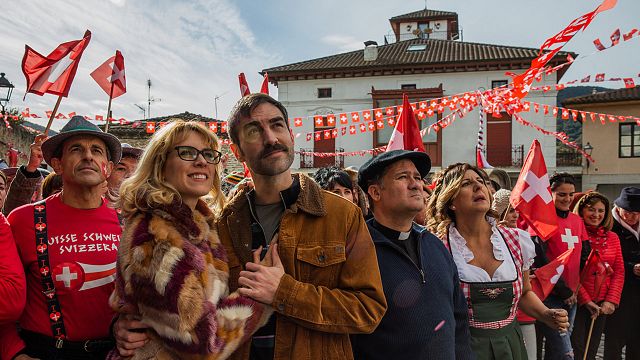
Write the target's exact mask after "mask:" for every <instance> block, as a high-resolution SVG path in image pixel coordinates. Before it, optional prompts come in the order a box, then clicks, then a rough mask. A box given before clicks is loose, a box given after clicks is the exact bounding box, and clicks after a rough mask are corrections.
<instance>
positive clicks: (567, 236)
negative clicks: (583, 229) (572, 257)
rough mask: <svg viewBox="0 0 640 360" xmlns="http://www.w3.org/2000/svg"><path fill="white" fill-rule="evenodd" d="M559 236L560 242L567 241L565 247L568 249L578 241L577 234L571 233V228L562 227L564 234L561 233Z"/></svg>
mask: <svg viewBox="0 0 640 360" xmlns="http://www.w3.org/2000/svg"><path fill="white" fill-rule="evenodd" d="M561 237H562V242H564V243H567V248H569V249H573V248H574V247H575V246H576V244H577V243H578V241H580V239H578V237H577V236H575V235H571V229H564V235H561Z"/></svg>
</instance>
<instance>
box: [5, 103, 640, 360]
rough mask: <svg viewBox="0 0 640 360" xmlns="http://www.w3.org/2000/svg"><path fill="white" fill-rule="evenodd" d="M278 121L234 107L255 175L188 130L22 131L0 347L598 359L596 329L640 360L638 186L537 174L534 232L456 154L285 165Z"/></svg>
mask: <svg viewBox="0 0 640 360" xmlns="http://www.w3.org/2000/svg"><path fill="white" fill-rule="evenodd" d="M287 119H288V114H287V110H286V108H285V107H283V106H282V104H281V103H279V102H278V101H277V100H275V99H273V98H271V97H270V96H268V95H265V94H251V95H248V96H245V97H243V98H242V99H241V100H239V101H238V103H237V104H236V106H235V107H234V109H233V110H232V112H231V114H230V116H229V120H228V132H229V135H230V138H231V146H230V148H231V151H232V152H233V154H234V156H235V157H236V158H237V159H238V160H239V161H241V162H244V163H245V164H246V167H247V168H248V172H249V173H250V177H246V178H245V179H243V180H240V179H241V178H242V177H239V178H237V179H234V186H226V187H225V186H223V185H224V184H225V180H224V178H225V177H224V176H223V171H222V170H223V169H222V167H223V163H224V161H222V160H223V154H222V152H221V149H220V144H219V142H218V139H217V137H216V135H215V134H213V133H212V132H211V131H209V130H208V129H207V128H205V127H203V126H202V125H201V124H199V123H195V122H185V121H181V120H174V121H171V122H169V123H168V124H167V125H166V126H164V127H163V128H162V129H160V130H159V131H157V132H156V133H155V134H154V135H153V136H152V137H151V139H150V141H149V143H148V144H147V146H146V148H145V149H144V150H143V149H138V148H135V147H131V146H130V145H128V144H121V143H120V141H119V140H118V139H117V138H116V137H115V136H113V135H112V134H108V133H105V132H103V131H101V130H100V129H99V128H98V127H97V126H95V125H94V124H92V123H90V122H88V121H86V120H85V119H84V118H83V117H80V116H77V117H73V118H72V119H71V120H70V121H69V122H68V123H67V124H66V125H65V127H63V128H62V129H61V131H60V132H59V133H58V134H56V135H54V136H51V137H46V136H38V137H36V139H35V141H34V143H33V144H32V145H31V149H30V156H29V161H28V163H27V164H26V165H23V166H21V167H20V168H18V169H14V171H13V173H9V175H10V176H7V174H6V173H5V172H0V208H3V215H0V247H1V248H2V251H0V257H1V259H0V302H1V303H2V305H3V306H2V307H0V359H1V360H5V359H6V360H9V359H16V360H20V359H21V360H25V359H26V360H28V359H72V360H73V359H227V358H230V359H251V360H254V359H255V360H261V359H523V360H524V359H536V358H540V356H541V354H542V353H544V358H545V359H574V358H575V359H582V358H583V356H584V355H585V353H586V357H587V358H589V359H594V358H595V353H596V351H597V348H598V346H599V343H600V338H601V335H602V334H605V343H604V347H605V359H620V357H621V353H622V351H623V349H624V348H625V347H626V358H627V359H640V348H639V347H640V343H639V342H638V341H637V340H638V334H640V308H639V307H638V306H637V304H640V242H639V241H640V235H639V234H640V188H638V187H627V188H624V189H623V190H622V192H621V194H620V196H619V197H617V198H616V199H615V200H614V201H613V202H612V201H610V200H609V199H607V197H606V196H604V195H602V194H600V193H598V192H595V191H591V192H586V193H577V192H576V186H575V185H576V184H575V180H574V179H573V177H572V176H571V175H569V174H566V173H559V174H555V175H553V176H551V177H550V179H549V181H550V186H551V194H552V201H553V203H554V204H555V208H556V216H557V222H558V230H557V231H556V232H555V233H554V234H553V235H552V236H551V237H549V238H547V239H543V238H540V237H539V236H538V235H537V234H536V233H535V232H534V231H533V230H532V229H530V228H529V227H528V226H527V225H526V223H525V222H523V221H522V217H521V216H519V214H518V212H517V211H516V209H514V208H513V207H512V206H511V205H510V203H509V197H510V189H509V187H510V185H508V184H504V183H503V184H500V182H498V181H496V180H495V179H491V178H490V176H489V175H488V174H487V173H486V172H485V171H484V170H482V169H479V168H477V167H475V166H473V165H471V164H466V163H457V164H452V165H450V166H447V167H444V168H443V169H442V170H441V171H439V172H436V173H432V171H431V160H430V158H429V156H428V154H426V153H423V152H416V151H406V150H394V151H389V152H385V153H382V154H380V155H378V156H375V157H373V158H371V159H370V160H368V161H367V162H366V163H364V164H363V165H362V166H361V167H360V168H359V169H355V168H347V169H340V168H337V167H327V168H322V169H319V170H317V171H316V172H315V173H314V174H313V177H309V176H307V175H305V174H302V173H293V172H292V169H291V165H292V163H293V159H294V154H295V153H294V136H293V134H292V132H291V129H290V128H289V124H288V122H287ZM43 161H44V162H45V163H46V164H47V165H48V166H49V167H51V168H52V169H53V170H54V171H53V172H52V173H48V172H46V171H44V170H41V169H40V165H41V163H42V162H43ZM227 178H228V177H227ZM227 185H228V184H227ZM223 188H225V190H224V191H223ZM5 216H6V217H5ZM570 249H573V252H571V257H570V258H569V260H568V261H567V262H566V263H565V265H564V270H563V271H561V272H559V273H558V275H559V276H555V277H554V279H553V282H554V286H553V290H552V291H551V293H550V294H549V295H548V296H546V297H545V296H543V295H541V294H537V293H536V292H534V290H533V289H532V285H531V279H533V278H535V276H536V275H535V274H536V270H537V269H540V268H542V267H544V266H545V265H546V264H549V263H550V262H552V261H553V260H554V259H556V258H558V257H559V256H561V255H563V254H566V253H567V251H568V250H570ZM560 275H561V276H560ZM587 343H588V344H589V345H588V346H587ZM543 344H544V345H543ZM543 347H544V351H542V350H543V349H542V348H543Z"/></svg>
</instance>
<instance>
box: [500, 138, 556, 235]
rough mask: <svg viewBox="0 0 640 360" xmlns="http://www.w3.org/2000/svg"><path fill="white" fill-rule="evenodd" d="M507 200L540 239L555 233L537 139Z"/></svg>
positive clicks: (552, 204)
mask: <svg viewBox="0 0 640 360" xmlns="http://www.w3.org/2000/svg"><path fill="white" fill-rule="evenodd" d="M509 201H510V203H511V206H513V208H514V209H516V210H518V212H519V213H520V216H522V218H524V220H525V221H526V223H527V224H528V225H529V226H530V227H531V228H532V229H533V230H534V231H535V233H536V234H537V235H538V236H540V237H541V238H542V239H544V240H547V239H549V237H550V236H551V235H553V234H554V233H555V232H556V231H557V230H558V221H557V217H556V207H555V205H554V203H553V199H552V197H551V189H550V186H549V175H548V173H547V165H546V164H545V162H544V157H543V156H542V150H541V148H540V143H539V142H538V140H533V143H532V144H531V148H530V149H529V153H527V158H526V159H525V161H524V165H523V167H522V171H520V176H519V177H518V181H517V182H516V185H515V186H514V188H513V191H512V192H511V197H510V199H509Z"/></svg>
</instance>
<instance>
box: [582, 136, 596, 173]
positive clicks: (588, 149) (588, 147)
mask: <svg viewBox="0 0 640 360" xmlns="http://www.w3.org/2000/svg"><path fill="white" fill-rule="evenodd" d="M582 150H584V152H585V153H587V155H589V156H591V153H592V152H593V145H591V143H589V142H588V141H587V143H586V144H585V145H584V146H583V147H582ZM586 161H587V172H589V159H586Z"/></svg>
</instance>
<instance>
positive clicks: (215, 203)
mask: <svg viewBox="0 0 640 360" xmlns="http://www.w3.org/2000/svg"><path fill="white" fill-rule="evenodd" d="M191 132H195V133H197V134H199V135H200V136H202V138H203V139H204V140H205V142H206V143H207V145H209V146H211V149H213V150H219V149H220V143H219V142H218V137H217V136H216V135H215V134H214V133H213V132H211V131H209V130H208V129H207V128H205V127H204V126H203V125H202V124H201V123H199V122H195V121H183V120H180V119H171V120H170V122H169V123H168V124H167V125H165V126H164V127H162V129H160V130H158V131H157V132H156V133H155V134H153V136H152V137H151V139H150V140H149V143H148V144H147V147H146V148H145V149H144V153H143V154H142V156H141V157H140V161H139V162H138V167H137V169H136V171H135V172H134V174H133V175H132V176H131V177H130V178H128V179H127V180H125V181H124V182H122V185H121V186H120V192H119V194H120V195H119V199H118V201H117V205H116V206H117V207H119V208H120V209H122V213H123V215H125V216H129V215H131V214H133V213H134V212H136V211H149V210H151V209H153V208H155V207H157V206H162V205H169V204H171V203H172V202H173V201H175V200H177V201H182V199H181V197H180V194H179V193H178V191H177V190H176V189H175V188H174V187H173V186H171V185H170V184H169V183H167V182H166V181H165V179H164V174H163V171H164V166H165V163H166V162H167V156H168V155H169V154H170V153H171V152H172V151H173V150H174V147H175V146H176V144H178V143H180V142H181V141H184V139H186V138H187V136H189V133H191ZM220 171H221V169H220V164H217V165H216V173H215V175H214V177H213V188H212V189H211V191H210V192H209V195H210V196H211V198H212V201H210V202H209V204H212V207H213V210H214V212H219V211H220V210H222V207H223V206H224V195H223V194H222V191H221V189H220V177H219V174H220Z"/></svg>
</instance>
